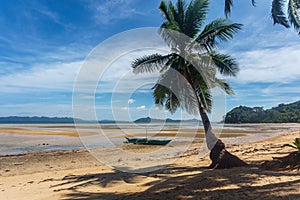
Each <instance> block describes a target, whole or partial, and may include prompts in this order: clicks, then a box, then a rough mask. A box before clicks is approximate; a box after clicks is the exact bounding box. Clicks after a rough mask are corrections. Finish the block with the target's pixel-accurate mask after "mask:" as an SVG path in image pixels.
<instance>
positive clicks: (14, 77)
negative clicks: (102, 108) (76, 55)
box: [0, 62, 82, 93]
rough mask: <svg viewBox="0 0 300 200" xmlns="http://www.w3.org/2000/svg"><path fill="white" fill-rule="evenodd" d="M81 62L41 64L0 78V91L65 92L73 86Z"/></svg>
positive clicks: (69, 90)
mask: <svg viewBox="0 0 300 200" xmlns="http://www.w3.org/2000/svg"><path fill="white" fill-rule="evenodd" d="M81 64H82V63H81V62H70V63H52V64H41V65H36V66H34V67H32V68H31V69H30V70H28V71H21V72H14V73H12V74H9V75H3V76H0V82H1V83H2V84H1V85H0V91H1V92H7V93H23V92H29V91H40V92H43V91H44V92H49V91H67V92H71V91H72V90H73V84H74V80H75V77H76V75H77V72H78V70H79V68H80V66H81Z"/></svg>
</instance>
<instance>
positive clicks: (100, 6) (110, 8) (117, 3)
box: [89, 0, 142, 24]
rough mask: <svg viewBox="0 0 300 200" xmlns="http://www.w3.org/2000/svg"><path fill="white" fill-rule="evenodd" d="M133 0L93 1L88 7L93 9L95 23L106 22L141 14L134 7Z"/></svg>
mask: <svg viewBox="0 0 300 200" xmlns="http://www.w3.org/2000/svg"><path fill="white" fill-rule="evenodd" d="M134 3H136V2H135V0H114V1H111V0H106V1H93V2H92V3H91V4H90V6H89V7H90V9H91V10H93V11H94V17H95V20H96V23H102V24H108V23H112V21H114V20H118V19H126V18H129V17H132V16H134V15H142V13H140V12H138V11H137V10H136V9H135V8H134Z"/></svg>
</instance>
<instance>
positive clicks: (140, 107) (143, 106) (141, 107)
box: [136, 105, 146, 111]
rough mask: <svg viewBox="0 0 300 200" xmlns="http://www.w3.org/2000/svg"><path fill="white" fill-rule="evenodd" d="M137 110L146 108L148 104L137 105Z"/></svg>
mask: <svg viewBox="0 0 300 200" xmlns="http://www.w3.org/2000/svg"><path fill="white" fill-rule="evenodd" d="M136 109H137V110H139V111H141V110H146V106H145V105H142V106H138V107H136Z"/></svg>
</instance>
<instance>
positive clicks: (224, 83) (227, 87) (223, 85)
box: [215, 78, 234, 96]
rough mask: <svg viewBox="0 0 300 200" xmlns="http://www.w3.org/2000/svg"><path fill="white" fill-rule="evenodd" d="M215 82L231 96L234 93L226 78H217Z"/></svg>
mask: <svg viewBox="0 0 300 200" xmlns="http://www.w3.org/2000/svg"><path fill="white" fill-rule="evenodd" d="M215 84H216V85H217V86H218V87H219V88H220V89H222V90H223V91H224V92H226V94H228V95H231V96H232V95H234V91H233V90H232V88H231V86H230V85H229V84H228V83H227V81H226V80H224V79H218V78H216V79H215Z"/></svg>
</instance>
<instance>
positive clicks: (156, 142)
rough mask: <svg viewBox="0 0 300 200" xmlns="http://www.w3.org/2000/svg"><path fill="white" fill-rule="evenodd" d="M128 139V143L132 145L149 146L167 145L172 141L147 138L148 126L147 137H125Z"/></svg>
mask: <svg viewBox="0 0 300 200" xmlns="http://www.w3.org/2000/svg"><path fill="white" fill-rule="evenodd" d="M125 138H126V139H127V141H126V142H127V143H132V144H148V145H166V144H168V143H169V142H171V141H172V140H171V139H153V138H151V139H149V138H148V137H147V126H146V137H142V138H135V137H133V138H128V137H125Z"/></svg>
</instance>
